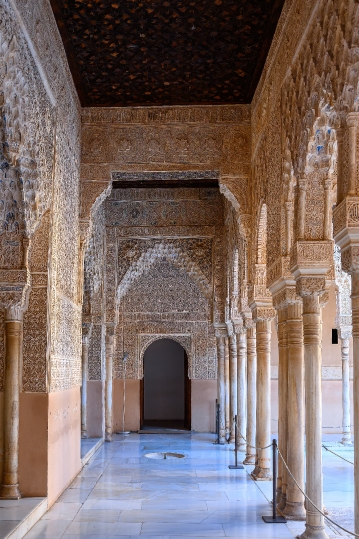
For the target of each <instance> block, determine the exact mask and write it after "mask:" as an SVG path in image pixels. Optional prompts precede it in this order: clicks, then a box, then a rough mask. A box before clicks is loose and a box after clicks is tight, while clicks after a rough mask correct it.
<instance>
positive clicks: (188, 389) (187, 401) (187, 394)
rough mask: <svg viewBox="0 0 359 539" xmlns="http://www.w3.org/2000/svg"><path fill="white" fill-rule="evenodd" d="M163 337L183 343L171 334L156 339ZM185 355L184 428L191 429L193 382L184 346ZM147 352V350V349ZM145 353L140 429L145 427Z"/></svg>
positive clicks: (141, 385)
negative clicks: (189, 373) (172, 337)
mask: <svg viewBox="0 0 359 539" xmlns="http://www.w3.org/2000/svg"><path fill="white" fill-rule="evenodd" d="M163 339H170V340H172V341H174V342H177V343H178V344H179V345H180V346H182V345H181V343H179V342H178V341H177V340H175V339H171V337H169V336H167V335H166V336H164V337H163V338H162V339H156V340H163ZM151 344H152V343H150V345H149V346H151ZM182 348H183V352H184V356H183V365H184V429H185V430H188V431H191V426H192V413H191V404H192V384H191V379H190V377H189V375H188V370H189V361H188V354H187V351H186V349H185V348H184V347H183V346H182ZM145 353H146V351H145ZM145 353H144V354H143V360H142V361H143V375H142V378H141V379H140V429H141V430H142V429H143V427H144V418H145Z"/></svg>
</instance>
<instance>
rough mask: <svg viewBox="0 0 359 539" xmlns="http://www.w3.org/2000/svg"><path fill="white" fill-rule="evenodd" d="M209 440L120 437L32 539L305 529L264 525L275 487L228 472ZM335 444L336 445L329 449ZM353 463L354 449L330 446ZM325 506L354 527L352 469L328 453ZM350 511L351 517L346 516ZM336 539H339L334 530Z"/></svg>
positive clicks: (263, 537)
mask: <svg viewBox="0 0 359 539" xmlns="http://www.w3.org/2000/svg"><path fill="white" fill-rule="evenodd" d="M212 441H213V436H211V435H209V434H207V435H206V434H192V435H190V434H188V435H176V436H174V435H168V436H164V435H138V434H130V435H129V436H127V437H123V436H117V435H116V436H115V441H114V442H113V443H112V444H104V445H103V446H101V447H100V448H99V449H98V450H97V452H96V453H95V454H94V455H93V457H92V458H91V459H90V461H89V462H88V463H87V465H86V466H85V467H84V469H83V470H82V472H81V473H80V474H79V475H78V477H77V478H76V479H75V480H74V481H73V482H72V484H71V485H70V487H69V488H68V489H67V490H66V491H65V492H64V493H63V494H62V495H61V497H60V498H59V500H58V502H57V503H55V504H54V506H53V507H52V508H51V509H50V510H49V511H48V512H47V513H46V514H45V515H44V516H43V518H42V519H41V521H39V522H38V523H37V524H36V525H35V526H34V528H33V529H32V530H31V531H30V532H29V533H28V534H27V535H26V539H35V538H38V539H43V538H48V537H49V538H50V537H51V538H52V539H58V538H59V539H60V538H64V539H79V538H81V539H105V538H106V539H116V538H117V539H126V538H127V539H129V538H131V539H134V538H136V537H138V538H141V539H153V538H154V537H156V539H184V538H186V539H190V538H195V539H201V538H203V539H215V538H218V537H236V538H238V539H275V538H276V539H293V538H294V537H295V536H296V535H297V534H300V533H302V532H303V531H304V523H303V522H299V523H298V522H296V523H294V522H289V523H288V524H287V525H285V524H280V525H278V524H276V525H273V524H265V523H264V522H263V520H262V515H269V514H270V513H271V504H270V500H271V498H272V483H271V482H258V483H256V482H254V481H253V480H252V479H251V477H250V475H249V473H250V472H251V470H252V467H247V469H244V470H229V469H228V465H229V464H231V463H233V460H234V455H233V447H231V446H221V447H216V446H214V445H213V444H212ZM328 444H330V442H328ZM330 447H331V448H334V449H335V451H336V452H338V454H340V455H342V456H343V455H345V458H348V459H349V460H350V459H351V458H352V456H353V450H352V449H350V448H349V449H347V448H342V447H341V446H340V444H338V443H337V442H335V441H334V442H332V443H331V445H330ZM151 452H179V453H183V454H185V455H186V456H185V458H184V459H178V460H175V459H168V460H153V459H152V460H151V459H149V458H147V457H146V456H145V455H146V454H147V453H151ZM323 477H324V503H325V506H326V508H327V509H328V510H329V512H330V514H331V515H332V516H333V517H335V519H337V520H338V521H339V522H345V524H346V525H348V526H352V516H351V515H352V507H353V469H352V467H351V465H350V464H348V463H345V462H344V461H342V460H341V459H340V458H339V457H337V456H335V455H332V454H330V453H329V452H325V451H324V450H323ZM343 507H344V508H345V510H344V509H343ZM327 533H328V535H329V536H330V537H337V536H338V533H337V532H336V531H334V528H333V527H327Z"/></svg>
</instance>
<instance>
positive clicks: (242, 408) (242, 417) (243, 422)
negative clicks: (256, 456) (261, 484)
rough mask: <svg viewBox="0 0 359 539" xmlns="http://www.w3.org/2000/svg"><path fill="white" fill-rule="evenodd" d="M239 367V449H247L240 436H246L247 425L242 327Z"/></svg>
mask: <svg viewBox="0 0 359 539" xmlns="http://www.w3.org/2000/svg"><path fill="white" fill-rule="evenodd" d="M237 349H238V369H237V423H238V449H239V451H246V442H245V441H244V440H243V438H241V437H240V436H239V433H241V434H242V435H243V436H244V437H245V436H246V427H247V369H246V364H247V331H246V329H245V328H243V327H242V328H240V330H239V333H238V334H237Z"/></svg>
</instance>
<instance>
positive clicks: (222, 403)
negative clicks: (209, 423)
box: [216, 334, 226, 443]
mask: <svg viewBox="0 0 359 539" xmlns="http://www.w3.org/2000/svg"><path fill="white" fill-rule="evenodd" d="M216 337H217V358H218V375H217V376H218V378H217V385H218V402H219V442H220V443H224V442H225V441H226V429H225V424H226V419H225V413H226V412H225V410H226V397H225V395H226V384H225V378H224V354H225V343H224V337H223V336H220V335H218V334H217V335H216Z"/></svg>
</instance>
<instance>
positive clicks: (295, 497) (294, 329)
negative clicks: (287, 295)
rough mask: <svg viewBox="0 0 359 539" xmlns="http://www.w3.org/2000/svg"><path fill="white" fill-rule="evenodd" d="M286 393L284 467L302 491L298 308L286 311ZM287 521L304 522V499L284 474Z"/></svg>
mask: <svg viewBox="0 0 359 539" xmlns="http://www.w3.org/2000/svg"><path fill="white" fill-rule="evenodd" d="M287 342H288V390H287V391H288V393H287V408H286V413H287V464H288V467H289V469H290V470H291V471H292V473H293V476H294V477H295V478H296V480H297V481H298V483H299V485H300V486H301V488H302V490H304V346H303V321H302V304H301V303H300V302H299V301H298V303H293V304H289V305H288V308H287ZM282 513H283V515H284V516H285V517H286V518H287V519H288V520H305V510H304V496H303V494H302V493H301V492H300V490H299V489H298V487H297V486H296V484H295V483H294V481H293V479H292V478H291V476H290V475H289V474H287V489H286V506H285V508H284V509H283V510H282Z"/></svg>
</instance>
